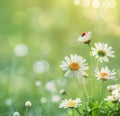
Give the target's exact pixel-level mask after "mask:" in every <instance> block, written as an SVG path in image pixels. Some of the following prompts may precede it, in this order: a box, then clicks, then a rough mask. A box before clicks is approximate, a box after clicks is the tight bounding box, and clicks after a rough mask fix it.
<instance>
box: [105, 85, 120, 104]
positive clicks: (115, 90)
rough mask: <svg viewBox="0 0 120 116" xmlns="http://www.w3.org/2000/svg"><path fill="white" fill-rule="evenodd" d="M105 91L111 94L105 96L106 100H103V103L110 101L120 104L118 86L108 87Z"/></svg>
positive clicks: (119, 86)
mask: <svg viewBox="0 0 120 116" xmlns="http://www.w3.org/2000/svg"><path fill="white" fill-rule="evenodd" d="M107 90H108V91H110V92H111V94H112V95H111V96H107V98H105V99H104V100H105V101H110V102H113V103H116V102H120V85H119V84H115V85H109V86H108V87H107Z"/></svg>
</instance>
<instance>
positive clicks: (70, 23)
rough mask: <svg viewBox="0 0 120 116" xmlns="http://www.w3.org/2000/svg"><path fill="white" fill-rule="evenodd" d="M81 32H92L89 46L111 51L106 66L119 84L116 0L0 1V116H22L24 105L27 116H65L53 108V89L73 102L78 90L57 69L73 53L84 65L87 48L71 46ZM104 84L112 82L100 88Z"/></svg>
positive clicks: (57, 95) (119, 31) (118, 10)
mask: <svg viewBox="0 0 120 116" xmlns="http://www.w3.org/2000/svg"><path fill="white" fill-rule="evenodd" d="M84 31H86V32H88V31H92V43H91V45H94V42H98V41H101V42H106V43H108V44H109V45H110V46H112V47H113V50H114V51H115V52H116V53H115V55H116V57H115V59H111V62H109V66H110V67H111V69H113V68H115V69H116V71H117V78H118V80H119V75H120V65H119V64H120V59H119V57H120V53H119V51H120V1H119V0H80V1H79V0H19V1H18V0H0V116H13V113H14V112H15V111H18V112H20V114H21V116H24V112H25V106H24V104H25V101H27V100H30V101H31V102H32V107H31V109H30V111H29V113H30V114H29V116H66V115H67V114H66V111H64V110H62V109H59V108H58V106H59V103H60V99H63V96H61V95H60V93H59V90H60V89H66V90H67V91H68V92H69V93H70V94H71V97H72V98H76V97H78V92H80V94H81V91H83V88H82V86H81V88H80V89H78V88H76V84H75V83H73V81H72V82H71V80H70V79H68V80H67V79H65V78H64V75H63V72H62V71H61V69H60V68H59V65H60V63H61V60H63V58H64V56H66V55H68V56H69V55H70V54H75V53H77V54H79V55H81V56H83V57H84V58H86V59H87V62H88V64H90V57H89V49H88V46H87V45H84V44H80V43H77V41H76V39H77V38H78V37H79V36H80V33H81V32H84ZM107 65H108V64H107ZM110 83H116V82H106V84H105V85H104V86H105V87H106V85H108V84H110ZM117 83H119V82H117ZM81 84H82V83H81ZM68 85H69V86H68ZM86 85H87V89H88V88H89V86H90V84H89V82H88V83H87V84H86ZM78 90H80V91H78ZM105 90H106V88H105ZM88 91H91V90H90V89H88ZM98 92H99V91H98ZM96 95H97V92H96ZM68 113H69V112H68Z"/></svg>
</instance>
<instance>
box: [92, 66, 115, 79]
mask: <svg viewBox="0 0 120 116" xmlns="http://www.w3.org/2000/svg"><path fill="white" fill-rule="evenodd" d="M94 72H95V76H96V77H98V80H99V79H101V80H103V81H105V80H111V79H112V80H116V78H115V77H116V76H115V75H116V72H115V70H114V69H113V70H112V71H110V70H109V68H108V67H103V68H101V70H99V69H96V70H95V71H94Z"/></svg>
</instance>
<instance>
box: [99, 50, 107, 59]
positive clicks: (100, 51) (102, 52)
mask: <svg viewBox="0 0 120 116" xmlns="http://www.w3.org/2000/svg"><path fill="white" fill-rule="evenodd" d="M105 55H106V51H103V50H99V51H98V56H100V57H104V56H105Z"/></svg>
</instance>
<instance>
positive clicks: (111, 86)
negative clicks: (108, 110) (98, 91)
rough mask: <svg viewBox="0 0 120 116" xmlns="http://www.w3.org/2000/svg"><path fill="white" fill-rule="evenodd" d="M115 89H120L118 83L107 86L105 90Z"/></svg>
mask: <svg viewBox="0 0 120 116" xmlns="http://www.w3.org/2000/svg"><path fill="white" fill-rule="evenodd" d="M116 89H120V85H119V84H115V85H109V86H107V90H108V91H110V92H111V91H113V90H116Z"/></svg>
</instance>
